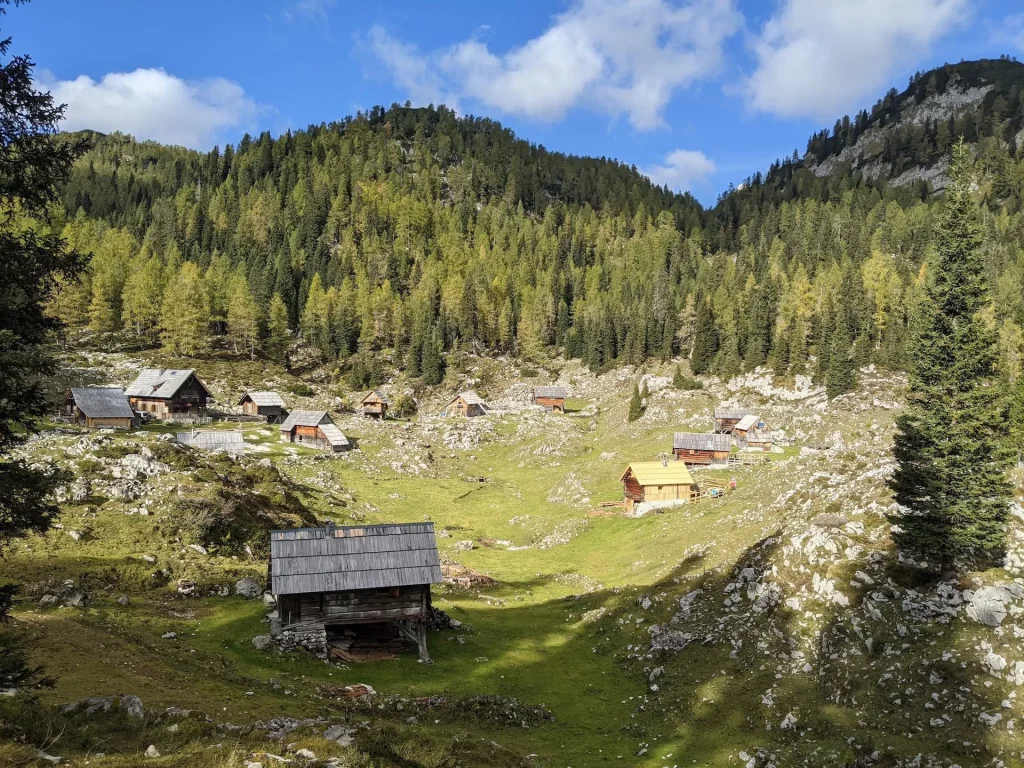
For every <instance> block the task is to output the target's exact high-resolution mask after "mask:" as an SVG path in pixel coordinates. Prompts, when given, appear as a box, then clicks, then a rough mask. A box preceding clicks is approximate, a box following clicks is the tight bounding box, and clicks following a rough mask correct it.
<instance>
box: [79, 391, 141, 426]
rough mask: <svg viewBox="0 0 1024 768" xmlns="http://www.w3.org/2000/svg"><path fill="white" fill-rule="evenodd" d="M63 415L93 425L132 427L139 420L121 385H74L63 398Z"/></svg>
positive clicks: (80, 422)
mask: <svg viewBox="0 0 1024 768" xmlns="http://www.w3.org/2000/svg"><path fill="white" fill-rule="evenodd" d="M64 415H65V416H70V417H71V419H72V420H73V421H74V422H75V423H76V424H85V425H86V426H87V427H94V428H108V427H112V428H114V429H131V428H132V427H135V426H137V425H138V422H139V417H138V414H136V413H135V411H133V410H132V406H131V404H130V403H129V402H128V398H127V397H125V396H124V390H123V389H121V388H120V387H72V388H71V391H70V392H68V394H67V397H65V399H64Z"/></svg>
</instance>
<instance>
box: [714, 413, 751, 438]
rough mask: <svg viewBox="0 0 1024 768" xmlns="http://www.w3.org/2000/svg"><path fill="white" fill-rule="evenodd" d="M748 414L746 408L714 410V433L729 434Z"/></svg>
mask: <svg viewBox="0 0 1024 768" xmlns="http://www.w3.org/2000/svg"><path fill="white" fill-rule="evenodd" d="M749 414H750V411H749V410H747V409H746V408H715V432H721V433H723V434H726V435H728V434H731V433H732V428H733V427H735V426H736V423H737V422H738V421H739V420H740V419H742V418H743V417H744V416H747V415H749Z"/></svg>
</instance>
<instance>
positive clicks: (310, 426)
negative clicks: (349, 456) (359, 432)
mask: <svg viewBox="0 0 1024 768" xmlns="http://www.w3.org/2000/svg"><path fill="white" fill-rule="evenodd" d="M281 439H282V440H284V441H285V442H286V443H297V444H298V445H306V446H309V447H311V448H319V449H320V450H322V451H332V452H334V453H337V452H338V451H347V450H348V449H349V448H351V447H352V445H351V443H349V441H348V438H347V437H345V435H344V433H343V432H342V431H341V430H340V429H338V426H337V425H336V424H335V423H334V420H333V419H332V418H331V416H330V414H329V413H327V411H292V412H291V413H289V414H288V418H287V419H285V420H284V421H283V422H281Z"/></svg>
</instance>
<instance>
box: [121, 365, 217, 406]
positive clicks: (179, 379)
mask: <svg viewBox="0 0 1024 768" xmlns="http://www.w3.org/2000/svg"><path fill="white" fill-rule="evenodd" d="M195 373H196V372H195V369H194V368H183V369H176V368H144V369H143V370H142V373H140V374H139V376H138V378H137V379H135V381H133V382H132V383H131V384H129V385H128V390H127V391H126V392H125V394H126V395H128V397H152V398H156V399H158V400H167V399H169V398H172V397H174V395H175V393H177V391H178V390H179V389H181V388H182V386H184V384H185V382H187V381H188V380H189V378H190V377H192V376H195ZM196 381H198V382H199V383H200V385H202V387H203V389H207V387H206V385H205V384H203V382H202V380H201V379H200V378H199V377H198V376H196Z"/></svg>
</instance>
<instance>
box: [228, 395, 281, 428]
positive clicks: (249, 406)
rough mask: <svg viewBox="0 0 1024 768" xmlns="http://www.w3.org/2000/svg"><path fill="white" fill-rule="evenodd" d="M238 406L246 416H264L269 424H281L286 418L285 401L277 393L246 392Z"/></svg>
mask: <svg viewBox="0 0 1024 768" xmlns="http://www.w3.org/2000/svg"><path fill="white" fill-rule="evenodd" d="M238 404H239V405H240V406H242V413H244V414H245V415H246V416H262V417H263V418H265V419H266V420H267V424H280V423H281V420H282V419H283V418H284V416H285V410H284V400H283V399H282V397H281V396H280V395H279V394H277V392H246V393H245V394H244V395H242V399H241V400H239V401H238Z"/></svg>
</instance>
